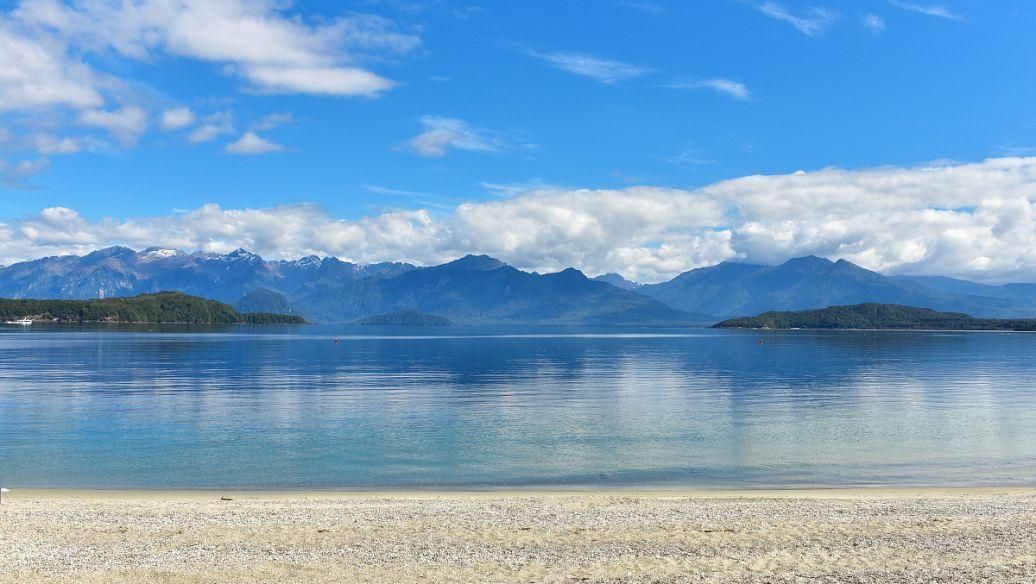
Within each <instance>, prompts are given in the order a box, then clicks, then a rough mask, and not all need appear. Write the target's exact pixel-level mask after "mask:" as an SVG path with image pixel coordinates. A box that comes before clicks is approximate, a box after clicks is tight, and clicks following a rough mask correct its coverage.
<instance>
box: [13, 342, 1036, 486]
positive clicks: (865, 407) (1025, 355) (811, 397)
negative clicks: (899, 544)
mask: <svg viewBox="0 0 1036 584" xmlns="http://www.w3.org/2000/svg"><path fill="white" fill-rule="evenodd" d="M334 337H338V338H340V339H341V341H340V343H338V344H335V343H334V342H333V338H334ZM760 338H762V339H763V341H764V342H763V344H762V345H760V344H759V339H760ZM1034 357H1036V334H1024V333H974V332H968V333H930V332H925V333H913V332H806V331H791V332H783V333H780V332H766V333H762V334H760V333H758V332H754V333H753V332H749V331H714V330H707V329H680V330H674V329H664V330H647V329H636V330H619V329H600V330H578V331H576V330H571V329H515V328H512V329H497V330H491V329H466V328H450V329H409V330H400V329H394V330H386V329H370V328H361V327H318V326H303V327H269V328H262V327H251V328H250V327H230V328H223V329H208V330H206V329H191V328H171V329H170V328H162V329H156V328H155V327H151V330H149V329H148V327H125V328H121V329H120V328H107V329H104V328H70V327H59V326H53V327H43V326H40V325H33V327H31V328H30V329H28V330H22V329H20V328H16V327H0V482H2V483H3V484H5V485H7V486H38V487H44V486H46V487H156V488H181V487H182V488H192V487H193V488H207V487H241V488H351V487H355V488H362V487H440V488H457V487H462V488H463V487H497V486H499V487H505V486H519V487H520V486H568V485H571V486H585V485H606V486H630V485H637V486H676V485H680V486H742V487H752V486H760V487H761V486H807V485H847V484H853V485H858V484H887V485H892V484H895V485H901V484H1015V483H1025V484H1032V483H1036V381H1034V380H1036V358H1034Z"/></svg>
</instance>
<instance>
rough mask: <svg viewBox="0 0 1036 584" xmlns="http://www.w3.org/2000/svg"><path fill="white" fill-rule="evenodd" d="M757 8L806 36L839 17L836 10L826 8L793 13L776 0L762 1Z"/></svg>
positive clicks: (818, 30)
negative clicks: (772, 0)
mask: <svg viewBox="0 0 1036 584" xmlns="http://www.w3.org/2000/svg"><path fill="white" fill-rule="evenodd" d="M758 8H759V11H760V12H762V13H763V14H765V15H766V16H769V17H770V18H773V19H775V20H780V21H782V22H786V23H788V24H790V25H792V26H794V27H795V28H796V29H797V30H798V31H799V32H801V33H802V34H804V35H807V36H816V35H818V34H820V33H822V32H824V31H825V30H826V29H827V27H829V26H831V25H832V24H834V22H835V21H836V20H838V17H839V14H838V13H837V12H835V11H834V10H830V9H828V8H811V9H809V10H808V11H806V12H805V13H803V14H795V13H793V12H791V11H790V10H788V9H787V8H786V7H785V6H784V5H782V4H780V3H778V2H764V3H762V4H760V5H759V6H758Z"/></svg>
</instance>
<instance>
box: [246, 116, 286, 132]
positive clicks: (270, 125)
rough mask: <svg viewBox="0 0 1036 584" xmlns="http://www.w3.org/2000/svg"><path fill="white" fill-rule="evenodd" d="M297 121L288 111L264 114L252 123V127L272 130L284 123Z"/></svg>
mask: <svg viewBox="0 0 1036 584" xmlns="http://www.w3.org/2000/svg"><path fill="white" fill-rule="evenodd" d="M294 121H295V117H294V116H292V115H291V114H286V113H279V112H278V113H272V114H269V115H266V116H263V117H262V119H260V120H259V121H258V122H256V123H254V124H252V129H253V130H256V131H265V130H272V129H274V128H276V127H278V126H283V125H284V124H290V123H292V122H294Z"/></svg>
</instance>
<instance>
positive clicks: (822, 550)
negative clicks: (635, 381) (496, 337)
mask: <svg viewBox="0 0 1036 584" xmlns="http://www.w3.org/2000/svg"><path fill="white" fill-rule="evenodd" d="M226 499H229V500H226ZM1034 542H1036V488H1017V489H998V488H990V489H980V488H969V489H951V488H905V489H833V490H790V491H670V490H666V491H645V490H640V491H588V492H578V491H543V492H540V491H486V492H450V493H447V492H364V493H361V492H342V493H338V492H220V491H65V490H54V491H49V490H24V491H21V490H14V491H13V492H11V493H5V494H4V498H3V503H2V505H0V581H3V582H33V581H49V582H67V581H77V582H155V581H158V582H282V581H305V582H700V581H707V582H811V581H817V580H820V581H828V582H916V581H943V582H978V581H995V582H1027V583H1028V582H1033V581H1036V543H1034Z"/></svg>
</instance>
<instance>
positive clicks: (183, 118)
mask: <svg viewBox="0 0 1036 584" xmlns="http://www.w3.org/2000/svg"><path fill="white" fill-rule="evenodd" d="M195 119H196V116H195V115H194V112H192V111H191V109H190V108H187V107H174V108H169V109H167V110H165V111H163V112H162V127H163V128H165V129H166V130H182V129H183V128H186V127H187V126H190V125H191V124H193V123H194V121H195Z"/></svg>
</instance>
